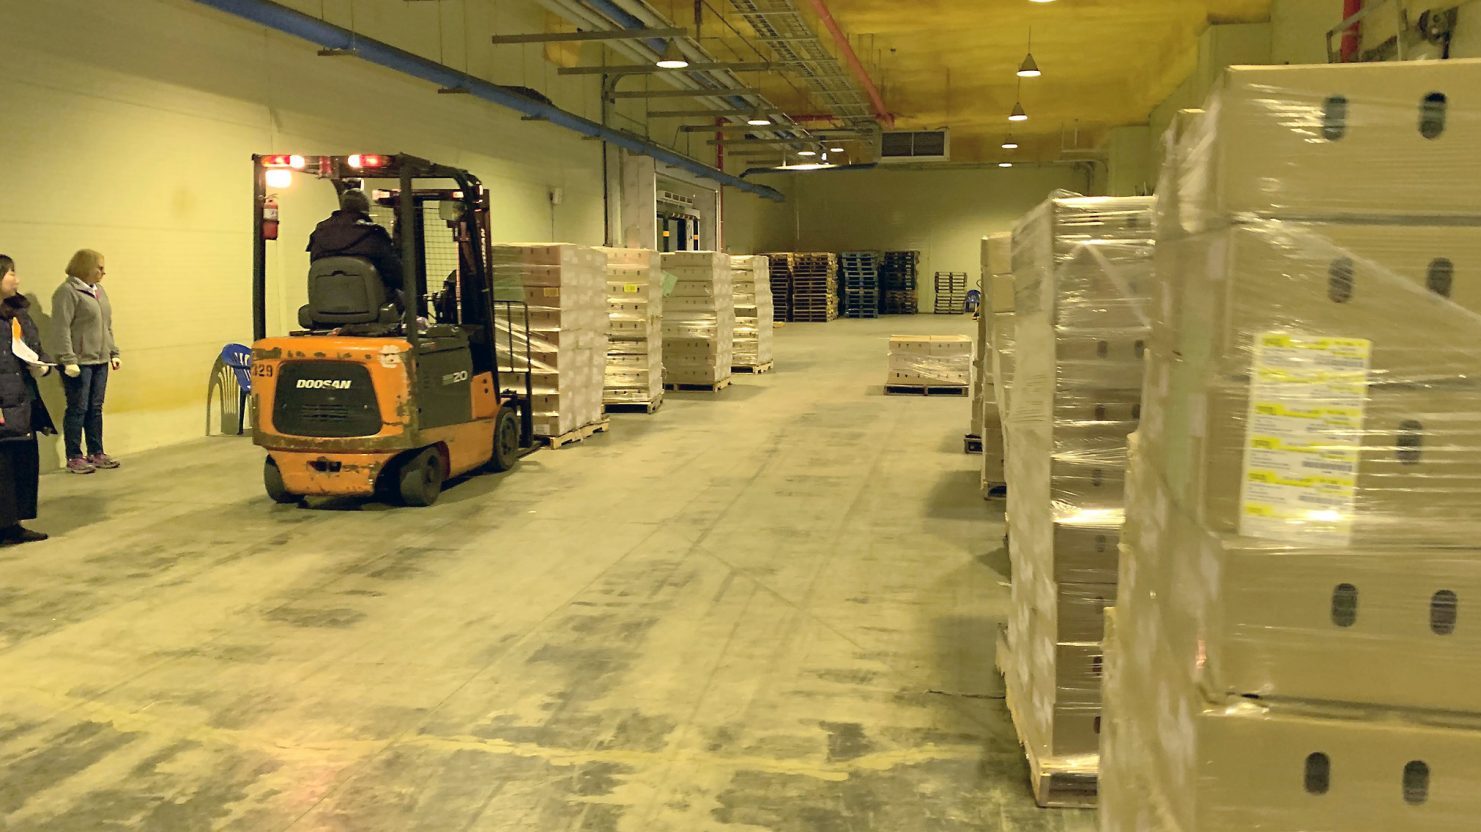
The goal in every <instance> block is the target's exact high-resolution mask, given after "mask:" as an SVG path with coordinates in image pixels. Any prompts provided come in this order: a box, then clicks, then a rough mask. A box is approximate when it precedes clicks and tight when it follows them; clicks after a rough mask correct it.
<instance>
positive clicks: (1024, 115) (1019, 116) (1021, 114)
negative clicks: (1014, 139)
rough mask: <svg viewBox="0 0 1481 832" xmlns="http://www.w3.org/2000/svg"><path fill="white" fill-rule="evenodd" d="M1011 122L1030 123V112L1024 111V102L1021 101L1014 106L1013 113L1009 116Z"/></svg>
mask: <svg viewBox="0 0 1481 832" xmlns="http://www.w3.org/2000/svg"><path fill="white" fill-rule="evenodd" d="M1008 120H1009V121H1028V112H1027V111H1026V110H1024V109H1023V102H1022V101H1019V102H1018V103H1017V104H1014V105H1013V112H1012V113H1009V114H1008Z"/></svg>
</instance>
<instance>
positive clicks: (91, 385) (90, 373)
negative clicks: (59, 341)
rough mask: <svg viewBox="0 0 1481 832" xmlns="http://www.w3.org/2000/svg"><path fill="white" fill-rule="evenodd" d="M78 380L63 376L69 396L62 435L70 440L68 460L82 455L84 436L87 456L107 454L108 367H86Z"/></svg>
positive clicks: (95, 365)
mask: <svg viewBox="0 0 1481 832" xmlns="http://www.w3.org/2000/svg"><path fill="white" fill-rule="evenodd" d="M81 369H82V373H81V374H79V375H78V376H77V378H70V377H68V376H67V374H66V373H63V374H62V389H63V390H65V391H66V393H67V416H66V418H65V419H63V420H62V433H63V434H64V435H65V437H66V441H67V458H68V459H73V458H75V457H79V456H82V435H83V433H84V432H86V433H87V455H88V456H92V455H93V454H100V453H103V395H104V393H106V392H107V390H108V365H107V364H83V365H82V368H81Z"/></svg>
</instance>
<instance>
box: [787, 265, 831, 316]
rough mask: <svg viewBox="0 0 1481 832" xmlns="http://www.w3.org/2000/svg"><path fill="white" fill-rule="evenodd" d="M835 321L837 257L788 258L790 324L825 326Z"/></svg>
mask: <svg viewBox="0 0 1481 832" xmlns="http://www.w3.org/2000/svg"><path fill="white" fill-rule="evenodd" d="M837 318H838V255H836V254H833V253H831V252H829V253H808V254H804V253H797V254H793V255H792V320H794V321H799V322H804V323H827V322H828V321H832V320H835V319H837Z"/></svg>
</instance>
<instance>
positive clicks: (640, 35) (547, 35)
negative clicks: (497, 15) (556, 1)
mask: <svg viewBox="0 0 1481 832" xmlns="http://www.w3.org/2000/svg"><path fill="white" fill-rule="evenodd" d="M686 34H687V32H685V31H684V30H683V29H611V30H597V31H592V32H539V33H535V34H530V35H494V36H493V38H491V40H492V41H493V43H494V45H495V46H504V45H506V44H512V43H569V42H571V41H591V40H646V39H648V38H677V37H683V36H684V35H686Z"/></svg>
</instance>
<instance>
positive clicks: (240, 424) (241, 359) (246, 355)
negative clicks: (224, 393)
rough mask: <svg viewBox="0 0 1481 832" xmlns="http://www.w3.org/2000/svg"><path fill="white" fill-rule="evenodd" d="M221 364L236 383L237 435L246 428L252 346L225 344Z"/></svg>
mask: <svg viewBox="0 0 1481 832" xmlns="http://www.w3.org/2000/svg"><path fill="white" fill-rule="evenodd" d="M221 366H222V367H224V368H226V370H227V371H229V372H230V373H231V378H232V379H233V380H234V381H236V383H237V436H241V435H242V433H243V432H245V430H246V422H247V400H248V399H249V398H251V396H252V348H251V347H247V346H243V345H241V344H227V345H226V346H224V347H222V348H221Z"/></svg>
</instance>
